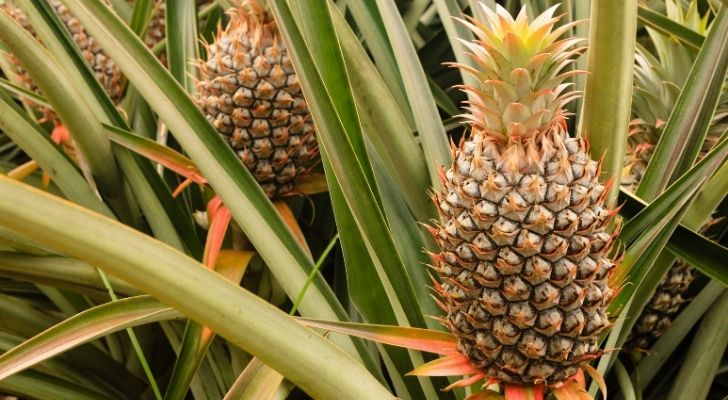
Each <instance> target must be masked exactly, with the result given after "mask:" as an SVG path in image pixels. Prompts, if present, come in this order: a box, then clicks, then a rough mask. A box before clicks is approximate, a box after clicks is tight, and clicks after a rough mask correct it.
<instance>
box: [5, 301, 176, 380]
mask: <svg viewBox="0 0 728 400" xmlns="http://www.w3.org/2000/svg"><path fill="white" fill-rule="evenodd" d="M181 317H182V316H181V315H180V314H179V313H178V312H177V311H175V310H174V309H172V308H170V307H168V306H165V305H163V304H161V303H160V302H159V301H158V300H155V299H153V298H151V297H148V296H141V297H132V298H128V299H124V300H119V301H115V302H112V303H107V304H103V305H100V306H97V307H94V308H91V309H89V310H86V311H84V312H82V313H80V314H77V315H75V316H74V317H72V318H69V319H67V320H65V321H63V322H61V323H59V324H56V325H54V326H53V327H52V328H50V329H47V330H45V331H43V333H41V334H39V335H36V336H34V337H33V338H31V339H29V340H27V341H25V342H24V343H22V344H21V345H19V346H17V347H15V348H14V349H12V350H10V351H8V352H5V353H4V354H2V355H1V356H0V380H1V379H2V378H3V377H8V376H10V375H13V374H15V373H17V372H20V371H23V370H24V369H26V368H29V367H31V366H33V365H35V364H37V363H39V362H42V361H44V360H46V359H49V358H51V357H54V356H56V355H57V354H60V353H63V352H65V351H67V350H69V349H72V348H74V347H76V346H78V345H80V344H83V343H88V342H90V341H92V340H94V339H97V338H99V337H102V336H104V335H108V334H110V333H114V332H118V331H120V330H122V329H124V328H127V327H132V326H137V325H142V324H148V323H151V322H157V321H163V320H168V319H173V318H181Z"/></svg>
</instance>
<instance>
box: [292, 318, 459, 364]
mask: <svg viewBox="0 0 728 400" xmlns="http://www.w3.org/2000/svg"><path fill="white" fill-rule="evenodd" d="M297 320H298V321H299V322H300V323H301V324H303V325H306V326H308V327H311V328H320V329H326V330H328V331H332V332H338V333H345V334H347V335H351V336H356V337H360V338H364V339H369V340H373V341H375V342H379V343H384V344H389V345H392V346H399V347H405V348H408V349H412V350H420V351H426V352H429V353H435V354H442V355H450V354H454V353H456V352H457V349H456V348H455V346H456V345H457V338H456V337H455V336H454V335H452V334H450V333H445V332H439V331H435V330H431V329H422V328H409V327H401V326H391V325H374V324H357V323H353V322H337V321H318V320H312V319H305V318H298V319H297Z"/></svg>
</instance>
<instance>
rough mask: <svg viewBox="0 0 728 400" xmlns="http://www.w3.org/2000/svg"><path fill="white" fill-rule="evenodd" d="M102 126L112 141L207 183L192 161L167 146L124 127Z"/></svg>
mask: <svg viewBox="0 0 728 400" xmlns="http://www.w3.org/2000/svg"><path fill="white" fill-rule="evenodd" d="M104 128H105V129H106V131H107V133H108V135H109V139H111V140H112V141H114V143H118V144H119V145H121V146H124V147H126V148H127V149H129V150H131V151H133V152H135V153H137V154H139V155H142V156H144V157H146V158H148V159H150V160H152V161H154V162H157V163H159V164H161V165H163V166H165V167H166V168H169V169H170V170H172V171H174V172H176V173H178V174H179V175H182V176H184V177H185V178H187V179H190V180H192V181H193V182H195V183H198V184H201V185H204V184H206V183H207V179H205V177H204V176H202V172H200V170H199V169H198V168H197V167H196V166H195V164H194V162H192V160H190V159H189V158H187V157H185V156H184V155H183V154H180V153H178V152H176V151H174V150H173V149H171V148H169V147H167V146H163V145H161V144H159V143H157V142H155V141H154V140H151V139H147V138H145V137H142V136H137V135H135V134H133V133H132V132H129V131H127V130H125V129H121V128H117V127H115V126H111V125H104Z"/></svg>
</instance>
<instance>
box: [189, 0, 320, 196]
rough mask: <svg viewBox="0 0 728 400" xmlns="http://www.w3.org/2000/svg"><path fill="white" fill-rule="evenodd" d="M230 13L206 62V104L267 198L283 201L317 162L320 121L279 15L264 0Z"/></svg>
mask: <svg viewBox="0 0 728 400" xmlns="http://www.w3.org/2000/svg"><path fill="white" fill-rule="evenodd" d="M229 14H230V17H231V19H230V23H229V25H228V26H227V28H226V29H225V30H221V31H219V32H218V35H217V38H216V40H215V42H214V43H213V44H211V45H209V46H208V47H207V50H208V58H207V61H205V62H201V63H200V75H201V80H200V82H199V84H198V87H197V90H198V105H199V107H200V108H201V109H202V111H203V113H205V114H206V116H207V118H208V120H209V121H210V122H211V123H212V124H213V125H214V126H215V128H217V130H218V132H220V134H221V135H222V137H223V138H224V139H225V141H226V142H227V143H228V144H229V145H230V146H231V147H232V148H233V150H234V151H235V152H236V153H237V154H238V156H239V157H240V159H241V160H242V162H243V164H244V165H245V166H246V167H247V168H248V170H250V172H251V173H252V174H253V176H254V177H255V178H256V180H257V181H258V182H259V183H260V184H261V186H262V187H263V190H265V192H266V194H268V196H269V197H276V196H279V195H283V194H286V193H287V192H290V191H291V190H292V189H293V184H294V182H295V180H296V178H297V177H298V176H300V175H301V174H304V173H306V172H308V171H309V170H310V169H311V168H312V166H313V164H314V163H315V162H316V160H317V156H318V146H317V143H316V137H315V132H314V125H313V121H312V119H311V116H310V114H309V111H308V106H307V105H306V101H305V99H304V98H303V94H302V93H301V88H300V85H299V82H298V78H297V77H296V74H295V72H294V71H293V65H292V63H291V59H290V56H289V54H288V51H287V50H286V48H285V44H284V43H283V40H282V39H281V38H280V35H279V33H278V28H277V26H276V22H275V21H274V20H273V17H272V16H271V14H270V13H269V12H268V11H267V10H266V9H265V7H264V6H263V5H262V4H261V3H260V2H259V1H258V0H246V1H244V2H243V3H242V5H241V6H240V7H238V8H235V9H232V10H230V11H229Z"/></svg>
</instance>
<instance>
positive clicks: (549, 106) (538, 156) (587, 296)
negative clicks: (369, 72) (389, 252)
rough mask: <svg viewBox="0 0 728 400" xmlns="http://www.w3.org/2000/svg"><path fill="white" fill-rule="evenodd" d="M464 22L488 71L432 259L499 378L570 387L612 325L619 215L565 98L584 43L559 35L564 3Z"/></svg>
mask: <svg viewBox="0 0 728 400" xmlns="http://www.w3.org/2000/svg"><path fill="white" fill-rule="evenodd" d="M482 8H483V12H484V13H485V15H486V16H487V21H485V22H478V21H475V20H474V19H470V18H468V21H464V23H465V24H466V25H467V26H468V27H469V28H470V29H471V30H472V31H473V33H474V34H475V35H476V37H477V39H476V40H475V41H473V42H472V43H466V46H467V47H468V48H469V50H470V52H471V56H472V58H473V60H474V61H475V62H476V64H477V68H475V69H474V68H469V67H466V66H460V68H463V69H464V70H466V71H467V72H469V73H471V74H472V75H473V76H474V77H475V78H476V79H477V81H478V85H477V86H476V87H464V89H463V90H464V91H465V92H467V93H468V94H469V95H470V97H471V100H470V105H469V108H468V111H469V114H467V115H465V118H466V119H467V122H468V123H469V125H470V127H471V133H470V136H469V138H467V139H466V140H464V141H462V142H461V143H460V145H459V146H458V147H457V148H455V149H454V162H453V165H452V167H451V168H450V169H449V170H448V171H447V172H444V173H443V174H442V177H441V178H442V184H443V189H442V191H440V192H438V193H436V194H435V196H434V198H433V200H434V202H435V204H436V206H437V208H438V210H439V216H440V222H439V223H438V224H437V225H436V226H435V227H434V228H433V229H432V232H433V234H434V237H435V240H436V242H437V243H438V246H439V247H440V252H439V253H438V254H436V255H434V256H433V258H434V261H435V262H434V264H435V265H434V269H435V270H436V272H437V273H438V275H439V277H440V278H441V283H439V284H437V285H436V290H437V291H438V293H439V295H440V299H441V302H440V303H441V306H442V307H443V309H444V310H445V311H446V312H447V316H446V317H445V318H444V319H443V322H444V323H445V325H446V326H447V327H448V328H449V329H450V330H451V331H452V332H453V333H454V334H455V335H456V336H457V337H458V350H459V352H461V353H462V354H464V355H466V356H467V358H468V359H469V361H470V363H471V364H472V365H473V366H474V367H475V368H477V369H478V370H479V371H481V373H482V374H483V375H484V376H485V377H487V378H491V379H495V380H499V381H503V382H506V383H511V384H541V383H547V384H558V383H561V382H565V381H567V380H568V379H570V378H571V377H573V376H574V374H576V373H577V372H578V369H579V367H580V366H582V365H583V364H585V363H587V362H588V361H589V360H592V359H594V358H597V357H599V356H600V354H601V351H600V350H599V345H598V338H599V335H600V334H601V333H602V332H604V331H605V329H607V328H608V327H609V326H610V322H609V319H608V316H607V312H606V309H607V305H608V303H609V301H610V300H611V298H612V296H613V293H614V292H613V290H612V288H610V286H609V282H608V280H609V277H610V276H611V275H612V271H613V269H614V267H615V264H614V260H613V259H611V258H610V257H609V254H610V252H611V249H612V242H613V237H614V236H613V235H611V234H610V233H608V232H607V225H608V222H609V221H610V220H611V218H612V216H613V215H614V213H613V212H612V211H610V209H609V208H608V207H607V206H606V205H605V204H604V198H605V193H606V191H605V187H604V186H603V185H602V184H600V183H599V182H598V181H597V178H598V177H599V174H600V163H599V162H598V161H595V160H592V159H591V158H590V157H589V153H588V150H589V146H588V143H587V142H586V141H585V140H584V139H580V138H571V137H569V136H568V134H567V132H566V124H565V115H566V111H565V109H564V106H565V104H566V103H567V102H569V101H570V100H572V99H574V98H575V97H576V96H577V94H576V93H574V92H570V91H569V90H568V87H569V84H568V83H564V81H565V80H566V79H567V77H569V76H570V75H572V74H575V73H578V71H571V72H564V67H565V66H567V65H568V64H570V63H572V62H573V61H574V58H575V57H577V56H579V55H580V54H581V53H582V52H583V50H584V47H583V40H581V39H573V38H567V39H559V38H560V37H561V35H562V34H563V33H564V32H566V31H567V30H569V29H571V28H572V27H573V24H567V25H564V26H562V27H559V28H555V24H556V22H557V21H558V18H554V17H553V13H554V12H555V9H556V7H552V8H550V9H549V10H547V11H546V12H544V13H543V14H541V15H540V16H539V17H537V18H536V19H535V20H533V21H532V22H529V21H528V20H527V17H526V12H525V10H522V11H521V13H520V14H519V15H518V16H517V17H516V18H515V20H514V19H513V18H512V17H511V16H510V15H509V14H508V12H507V11H505V9H503V8H502V7H500V6H498V7H497V10H496V11H495V12H493V11H491V10H490V9H489V8H488V7H486V6H483V7H482Z"/></svg>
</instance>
